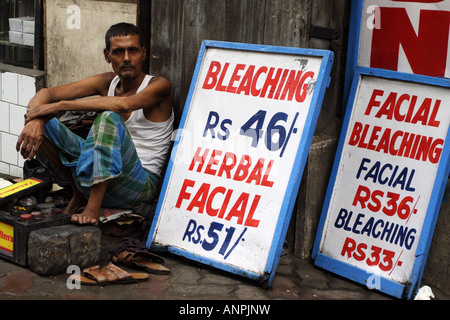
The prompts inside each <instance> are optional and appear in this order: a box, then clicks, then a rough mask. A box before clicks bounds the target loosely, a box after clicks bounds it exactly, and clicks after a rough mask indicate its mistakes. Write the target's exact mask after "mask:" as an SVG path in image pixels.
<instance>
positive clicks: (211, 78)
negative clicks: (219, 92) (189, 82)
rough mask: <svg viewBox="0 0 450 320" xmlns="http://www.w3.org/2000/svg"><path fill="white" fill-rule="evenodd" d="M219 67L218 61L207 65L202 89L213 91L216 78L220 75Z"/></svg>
mask: <svg viewBox="0 0 450 320" xmlns="http://www.w3.org/2000/svg"><path fill="white" fill-rule="evenodd" d="M220 69H221V65H220V62H218V61H211V64H210V65H209V70H208V73H207V74H206V77H205V82H204V83H203V87H202V88H203V89H206V90H210V89H214V87H215V86H216V83H217V76H218V75H219V73H220Z"/></svg>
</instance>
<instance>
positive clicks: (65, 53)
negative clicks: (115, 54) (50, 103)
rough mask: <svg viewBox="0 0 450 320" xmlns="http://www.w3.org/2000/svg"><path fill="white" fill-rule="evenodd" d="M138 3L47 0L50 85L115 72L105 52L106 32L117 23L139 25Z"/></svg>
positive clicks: (47, 64)
mask: <svg viewBox="0 0 450 320" xmlns="http://www.w3.org/2000/svg"><path fill="white" fill-rule="evenodd" d="M136 3H137V1H136V0H122V1H92V0H51V1H46V2H45V10H44V12H45V17H46V18H45V31H44V34H45V41H46V50H45V70H46V72H47V86H56V85H61V84H65V83H68V82H73V81H77V80H80V79H83V78H85V77H87V76H90V75H93V74H97V73H102V72H107V71H111V67H110V65H109V64H107V63H106V61H105V58H104V55H103V49H104V48H105V40H104V39H105V33H106V31H107V30H108V28H109V27H110V26H111V25H113V24H114V23H117V22H122V21H125V22H130V23H134V24H136V22H137V4H136ZM78 10H79V11H78Z"/></svg>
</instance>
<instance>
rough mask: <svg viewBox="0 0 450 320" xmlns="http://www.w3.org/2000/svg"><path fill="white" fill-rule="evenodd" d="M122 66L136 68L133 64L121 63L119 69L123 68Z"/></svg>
mask: <svg viewBox="0 0 450 320" xmlns="http://www.w3.org/2000/svg"><path fill="white" fill-rule="evenodd" d="M124 68H133V69H136V66H135V65H132V64H122V65H121V66H120V67H119V69H124Z"/></svg>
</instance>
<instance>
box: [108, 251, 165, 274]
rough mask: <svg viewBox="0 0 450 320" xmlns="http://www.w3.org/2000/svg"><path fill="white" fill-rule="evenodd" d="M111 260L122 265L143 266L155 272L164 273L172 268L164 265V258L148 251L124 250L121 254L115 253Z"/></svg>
mask: <svg viewBox="0 0 450 320" xmlns="http://www.w3.org/2000/svg"><path fill="white" fill-rule="evenodd" d="M111 260H112V261H113V262H114V263H117V264H120V265H125V266H129V267H135V268H136V267H137V268H142V269H144V270H145V271H147V272H149V273H153V274H160V275H162V274H168V273H169V272H170V269H168V268H166V267H165V266H164V265H163V264H164V260H163V259H162V258H161V257H159V256H157V255H155V254H153V253H150V252H146V251H138V252H130V251H122V252H120V253H119V254H117V255H114V256H113V257H112V258H111Z"/></svg>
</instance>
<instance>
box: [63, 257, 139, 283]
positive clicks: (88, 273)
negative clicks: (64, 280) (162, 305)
mask: <svg viewBox="0 0 450 320" xmlns="http://www.w3.org/2000/svg"><path fill="white" fill-rule="evenodd" d="M83 273H84V276H80V275H71V276H70V278H71V279H72V280H78V281H79V282H80V283H81V284H86V285H93V286H105V285H108V284H115V283H117V284H124V283H136V282H141V281H146V280H148V275H147V274H145V273H128V272H127V271H125V270H123V269H121V268H119V267H117V266H115V265H114V264H112V263H111V262H110V263H109V264H108V265H106V266H104V267H100V266H99V265H96V266H93V267H89V268H86V269H84V270H83Z"/></svg>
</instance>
